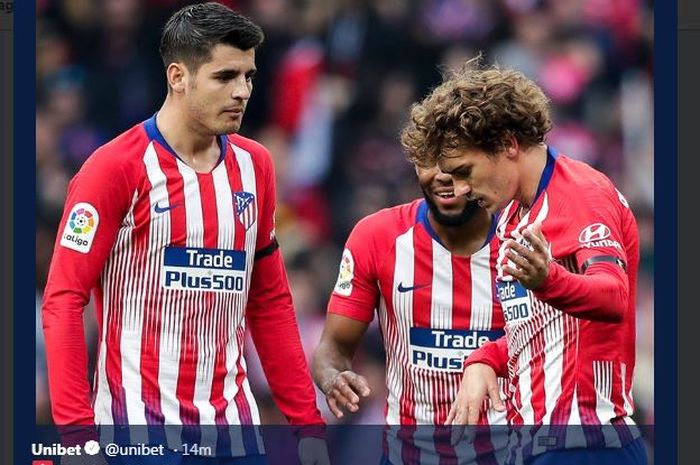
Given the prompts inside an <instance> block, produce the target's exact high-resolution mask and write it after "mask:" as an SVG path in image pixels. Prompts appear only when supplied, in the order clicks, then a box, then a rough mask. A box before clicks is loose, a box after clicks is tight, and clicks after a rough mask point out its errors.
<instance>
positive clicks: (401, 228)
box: [353, 199, 421, 240]
mask: <svg viewBox="0 0 700 465" xmlns="http://www.w3.org/2000/svg"><path fill="white" fill-rule="evenodd" d="M420 202H421V201H420V200H418V199H417V200H414V201H412V202H409V203H404V204H401V205H396V206H393V207H388V208H383V209H381V210H378V211H376V212H374V213H372V214H369V215H367V216H365V217H364V218H362V219H360V220H359V221H358V222H357V224H356V225H355V228H354V229H353V233H354V234H362V235H364V236H373V237H382V238H389V239H391V240H393V239H395V238H396V237H397V236H399V235H401V234H403V233H405V232H406V231H408V230H409V229H410V228H411V227H412V226H413V225H415V223H416V215H417V213H418V208H419V206H420Z"/></svg>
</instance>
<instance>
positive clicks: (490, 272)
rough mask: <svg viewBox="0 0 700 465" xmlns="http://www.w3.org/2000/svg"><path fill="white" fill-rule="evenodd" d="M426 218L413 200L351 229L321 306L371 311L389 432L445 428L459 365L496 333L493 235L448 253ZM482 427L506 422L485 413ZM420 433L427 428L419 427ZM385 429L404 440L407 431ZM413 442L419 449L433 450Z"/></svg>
mask: <svg viewBox="0 0 700 465" xmlns="http://www.w3.org/2000/svg"><path fill="white" fill-rule="evenodd" d="M427 214H428V207H427V204H426V203H425V201H424V200H415V201H413V202H411V203H409V204H404V205H400V206H397V207H394V208H389V209H384V210H381V211H379V212H377V213H375V214H372V215H370V216H368V217H366V218H364V219H362V220H361V221H360V222H358V224H357V225H356V226H355V228H354V229H353V231H352V233H351V234H350V237H349V238H348V240H347V243H346V246H345V250H344V252H343V256H342V259H341V265H340V273H339V277H338V282H337V284H336V287H335V290H334V291H333V294H332V296H331V299H330V302H329V304H328V311H329V312H331V313H336V314H340V315H344V316H347V317H350V318H353V319H357V320H360V321H364V322H370V321H372V319H373V317H374V312H375V310H376V312H377V315H378V317H379V323H380V328H381V332H382V337H383V341H384V347H385V352H386V384H387V389H388V399H387V408H386V423H387V424H388V425H443V424H444V422H445V419H446V418H447V415H448V413H449V410H450V407H451V405H452V402H453V401H454V399H455V397H456V396H457V392H458V390H459V386H460V382H461V379H462V372H463V369H462V366H463V362H464V360H465V358H466V357H467V355H469V353H471V352H472V351H473V350H474V349H475V348H477V347H479V346H480V345H482V344H484V343H485V342H487V341H493V340H496V339H497V338H499V337H501V336H502V335H503V324H504V321H503V313H502V312H501V308H500V304H499V301H498V299H497V296H496V294H495V288H494V284H495V260H496V252H497V248H496V245H497V244H496V241H495V240H494V241H492V240H491V237H492V236H493V234H489V239H488V240H487V241H486V243H485V244H484V246H483V247H482V248H481V249H480V250H479V251H477V252H476V253H474V254H473V255H472V256H470V257H463V256H457V255H453V254H451V253H450V252H449V251H448V250H447V249H446V248H445V247H444V246H443V245H442V244H441V242H440V240H439V238H438V237H437V235H436V234H435V232H434V231H433V229H432V227H431V226H430V223H429V222H428V218H427ZM494 226H495V224H494ZM492 232H493V231H492ZM484 421H485V422H490V423H492V424H505V415H504V414H499V413H498V412H495V411H489V413H488V418H485V419H484ZM421 430H424V431H425V430H428V428H416V431H418V433H420V431H421ZM392 431H394V432H395V433H396V434H395V435H398V436H401V435H402V434H403V435H404V436H405V434H406V431H405V428H402V429H397V428H389V431H388V432H389V434H390V435H391V433H392ZM418 433H416V434H418ZM402 439H405V438H402ZM414 439H415V445H416V447H418V448H430V447H433V448H434V447H435V444H433V443H432V442H430V441H419V440H418V438H415V437H414ZM447 444H448V447H449V441H447ZM405 453H406V451H405V450H404V455H405ZM472 455H473V454H472ZM463 456H465V454H462V455H460V457H463ZM389 460H390V462H391V463H404V462H405V461H406V460H408V459H407V457H405V456H404V458H403V459H402V460H401V461H399V460H398V459H397V458H394V457H391V456H390V457H389Z"/></svg>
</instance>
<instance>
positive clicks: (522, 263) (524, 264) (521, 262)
mask: <svg viewBox="0 0 700 465" xmlns="http://www.w3.org/2000/svg"><path fill="white" fill-rule="evenodd" d="M506 256H507V257H508V259H509V260H510V261H512V262H513V263H515V264H516V265H517V266H518V268H520V269H522V270H528V271H529V270H531V269H532V263H530V261H529V260H527V259H525V258H523V257H521V256H520V255H518V254H516V253H513V251H512V250H509V251H508V252H506Z"/></svg>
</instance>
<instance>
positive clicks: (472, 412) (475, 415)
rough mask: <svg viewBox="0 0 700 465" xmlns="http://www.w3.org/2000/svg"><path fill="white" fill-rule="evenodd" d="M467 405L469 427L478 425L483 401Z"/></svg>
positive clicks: (474, 401) (475, 401) (473, 401)
mask: <svg viewBox="0 0 700 465" xmlns="http://www.w3.org/2000/svg"><path fill="white" fill-rule="evenodd" d="M467 405H468V409H467V425H476V424H478V423H479V415H480V414H481V400H472V401H470V402H469V403H468V404H467Z"/></svg>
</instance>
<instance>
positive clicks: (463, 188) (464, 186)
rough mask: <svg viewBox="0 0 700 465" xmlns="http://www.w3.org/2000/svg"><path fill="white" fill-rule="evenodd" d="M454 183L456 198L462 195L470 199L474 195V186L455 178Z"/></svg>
mask: <svg viewBox="0 0 700 465" xmlns="http://www.w3.org/2000/svg"><path fill="white" fill-rule="evenodd" d="M452 182H453V184H454V191H455V197H459V196H461V195H466V196H467V197H469V195H470V194H471V193H472V186H471V185H470V184H468V183H466V182H464V181H459V180H457V179H454V178H452Z"/></svg>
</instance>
